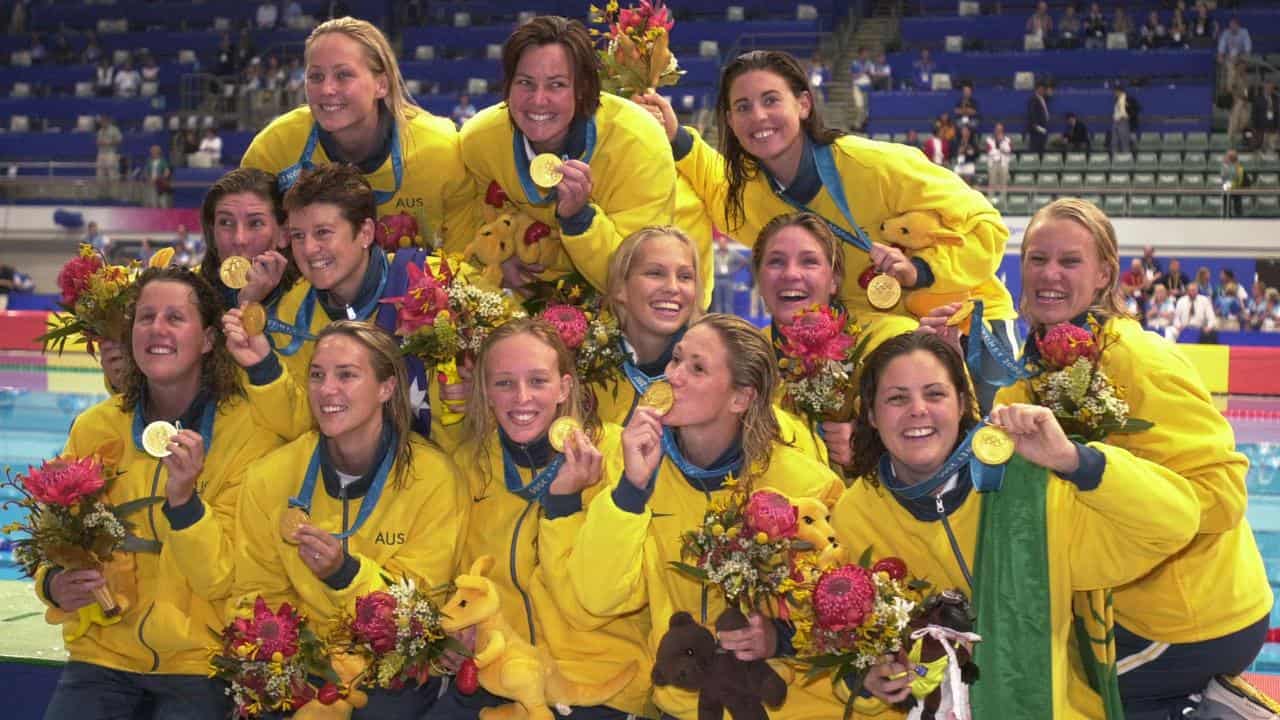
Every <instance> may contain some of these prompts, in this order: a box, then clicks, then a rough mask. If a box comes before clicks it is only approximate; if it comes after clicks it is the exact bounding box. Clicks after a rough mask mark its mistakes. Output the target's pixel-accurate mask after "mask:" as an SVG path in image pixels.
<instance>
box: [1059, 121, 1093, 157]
mask: <svg viewBox="0 0 1280 720" xmlns="http://www.w3.org/2000/svg"><path fill="white" fill-rule="evenodd" d="M1062 142H1063V144H1064V145H1066V146H1067V151H1068V152H1089V150H1090V149H1092V148H1091V144H1090V141H1089V128H1088V126H1086V125H1085V124H1084V121H1083V120H1081V119H1080V118H1079V117H1077V116H1076V114H1075V113H1067V129H1066V130H1064V131H1063V132H1062Z"/></svg>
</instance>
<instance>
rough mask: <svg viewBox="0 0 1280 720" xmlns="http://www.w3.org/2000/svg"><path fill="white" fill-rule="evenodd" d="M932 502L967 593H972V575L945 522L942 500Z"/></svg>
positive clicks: (948, 523)
mask: <svg viewBox="0 0 1280 720" xmlns="http://www.w3.org/2000/svg"><path fill="white" fill-rule="evenodd" d="M933 502H934V505H935V507H937V509H938V519H940V520H942V529H943V530H946V531H947V542H949V543H951V552H952V554H954V555H955V556H956V562H958V563H960V572H962V573H964V581H965V582H967V583H969V592H970V593H972V592H973V575H972V574H971V573H970V572H969V564H968V563H966V562H965V561H964V555H963V554H962V553H961V552H960V543H958V542H956V536H955V533H953V532H951V523H950V522H948V521H947V510H946V508H944V507H943V506H942V498H940V497H934V498H933Z"/></svg>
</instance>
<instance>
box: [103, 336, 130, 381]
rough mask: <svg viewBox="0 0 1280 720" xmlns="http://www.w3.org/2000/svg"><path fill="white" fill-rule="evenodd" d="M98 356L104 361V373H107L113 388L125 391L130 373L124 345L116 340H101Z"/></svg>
mask: <svg viewBox="0 0 1280 720" xmlns="http://www.w3.org/2000/svg"><path fill="white" fill-rule="evenodd" d="M98 358H99V360H101V361H102V374H103V375H106V377H107V384H108V385H110V386H111V390H112V391H113V392H118V393H122V392H124V383H125V380H126V379H127V378H128V375H129V359H128V358H126V357H125V354H124V345H123V344H122V343H118V342H116V341H115V340H99V341H98Z"/></svg>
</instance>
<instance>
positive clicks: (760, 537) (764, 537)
mask: <svg viewBox="0 0 1280 720" xmlns="http://www.w3.org/2000/svg"><path fill="white" fill-rule="evenodd" d="M756 542H758V543H760V544H761V545H763V544H765V543H767V542H769V533H767V532H764V531H763V530H761V531H760V532H758V533H756Z"/></svg>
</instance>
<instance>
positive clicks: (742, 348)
mask: <svg viewBox="0 0 1280 720" xmlns="http://www.w3.org/2000/svg"><path fill="white" fill-rule="evenodd" d="M700 325H706V326H708V327H710V328H711V329H713V330H715V331H716V334H717V335H718V336H719V337H720V341H721V342H723V343H724V348H725V360H726V362H727V363H728V366H729V382H730V383H731V384H732V385H733V386H734V387H735V388H751V389H752V390H754V391H755V397H753V398H752V399H751V404H750V405H749V406H747V411H746V412H745V413H743V414H742V454H743V458H744V460H745V462H744V463H743V467H744V468H745V472H744V475H745V477H744V478H743V480H744V481H746V482H747V483H750V481H751V479H753V478H755V477H757V476H759V475H762V474H763V473H764V472H765V471H766V470H767V469H768V468H769V459H770V457H771V456H772V455H773V450H774V444H775V443H778V442H780V441H781V437H782V430H781V428H780V427H779V425H778V418H777V416H776V415H774V414H773V393H774V390H775V389H776V388H777V387H778V383H779V377H778V361H777V358H776V357H775V356H774V353H773V347H772V346H770V345H769V341H768V340H767V339H765V337H764V335H763V334H761V332H760V330H759V328H757V327H756V326H754V325H752V324H751V323H749V322H747V321H746V320H743V319H742V318H740V317H738V316H736V315H725V314H723V313H711V314H709V315H704V316H702V318H701V319H700V320H698V321H697V322H695V323H693V324H691V325H690V326H689V329H690V330H692V329H693V328H695V327H698V326H700ZM748 487H749V485H748Z"/></svg>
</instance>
